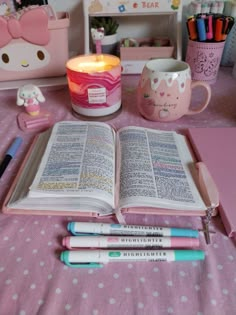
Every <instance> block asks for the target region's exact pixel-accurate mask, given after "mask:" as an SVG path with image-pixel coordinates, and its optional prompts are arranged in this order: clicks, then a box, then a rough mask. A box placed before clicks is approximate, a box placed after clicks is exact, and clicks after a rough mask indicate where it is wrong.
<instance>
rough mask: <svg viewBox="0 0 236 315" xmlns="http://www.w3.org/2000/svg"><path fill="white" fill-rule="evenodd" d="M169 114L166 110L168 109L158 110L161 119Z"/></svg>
mask: <svg viewBox="0 0 236 315" xmlns="http://www.w3.org/2000/svg"><path fill="white" fill-rule="evenodd" d="M169 115H170V112H169V111H168V109H162V110H160V111H159V117H160V118H161V119H163V118H167V117H168V116H169Z"/></svg>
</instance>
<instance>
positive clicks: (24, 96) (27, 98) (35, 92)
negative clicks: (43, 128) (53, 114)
mask: <svg viewBox="0 0 236 315" xmlns="http://www.w3.org/2000/svg"><path fill="white" fill-rule="evenodd" d="M44 101H45V98H44V96H43V94H42V92H41V91H40V89H39V88H38V87H37V86H36V85H33V84H27V85H23V86H22V87H20V88H19V89H18V91H17V102H16V104H17V105H18V106H22V105H24V106H25V110H26V112H27V113H29V114H30V115H31V116H37V115H39V113H40V105H39V103H41V102H44Z"/></svg>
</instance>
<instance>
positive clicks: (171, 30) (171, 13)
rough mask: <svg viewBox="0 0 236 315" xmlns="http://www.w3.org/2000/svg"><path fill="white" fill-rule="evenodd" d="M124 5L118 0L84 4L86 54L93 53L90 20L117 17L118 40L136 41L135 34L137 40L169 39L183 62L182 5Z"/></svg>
mask: <svg viewBox="0 0 236 315" xmlns="http://www.w3.org/2000/svg"><path fill="white" fill-rule="evenodd" d="M120 3H121V1H116V0H110V1H109V0H99V1H94V0H83V10H84V31H85V36H84V48H85V54H87V53H90V47H91V43H90V40H91V36H90V18H91V17H94V16H114V17H116V18H117V20H118V23H119V24H120V26H119V29H118V35H119V36H118V37H120V38H124V37H135V32H136V37H144V36H145V35H146V37H149V36H154V34H153V33H155V36H162V35H163V36H169V37H170V39H171V41H172V42H173V44H174V47H175V49H174V57H175V58H176V59H179V60H181V59H182V1H180V4H179V7H178V8H177V7H175V8H174V7H173V0H159V1H138V0H137V1H135V2H132V1H129V2H128V4H125V5H121V4H120ZM122 10H123V11H122ZM147 17H148V18H147ZM135 20H136V24H135ZM144 32H146V34H145V35H144Z"/></svg>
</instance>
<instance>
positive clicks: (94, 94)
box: [88, 88, 107, 104]
mask: <svg viewBox="0 0 236 315" xmlns="http://www.w3.org/2000/svg"><path fill="white" fill-rule="evenodd" d="M106 101H107V97H106V88H97V89H89V88H88V102H89V104H104V103H106Z"/></svg>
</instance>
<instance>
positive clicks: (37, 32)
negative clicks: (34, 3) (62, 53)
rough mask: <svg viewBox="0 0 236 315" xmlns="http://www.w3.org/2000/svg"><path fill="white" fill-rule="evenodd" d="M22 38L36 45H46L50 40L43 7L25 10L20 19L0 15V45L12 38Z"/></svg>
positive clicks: (46, 17) (5, 43) (46, 16)
mask: <svg viewBox="0 0 236 315" xmlns="http://www.w3.org/2000/svg"><path fill="white" fill-rule="evenodd" d="M13 38H14V39H16V38H23V39H24V40H26V41H27V42H30V43H32V44H36V45H47V44H48V42H49V40H50V33H49V30H48V15H47V12H46V11H45V10H44V9H43V8H36V9H32V10H29V11H26V12H25V13H24V14H22V15H21V17H20V19H19V20H18V19H16V18H15V17H13V16H11V17H9V18H6V17H3V16H0V47H3V46H5V45H7V44H8V43H9V42H10V41H11V40H12V39H13Z"/></svg>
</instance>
